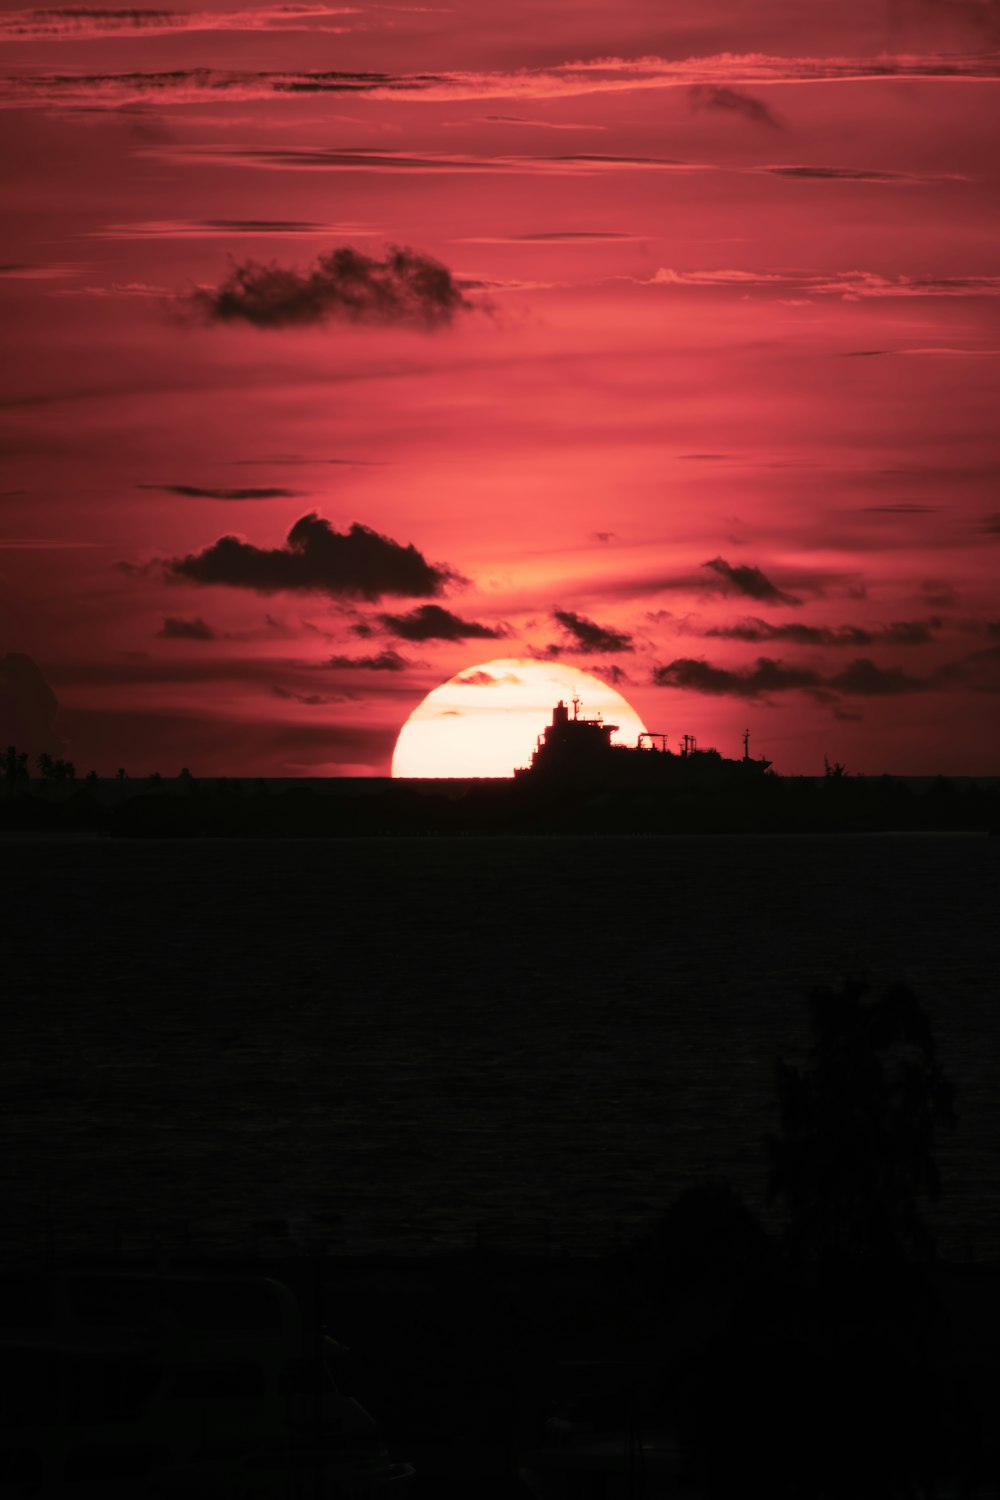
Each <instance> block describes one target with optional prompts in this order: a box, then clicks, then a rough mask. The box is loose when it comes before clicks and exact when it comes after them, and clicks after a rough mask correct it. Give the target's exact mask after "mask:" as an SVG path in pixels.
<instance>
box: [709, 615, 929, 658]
mask: <svg viewBox="0 0 1000 1500" xmlns="http://www.w3.org/2000/svg"><path fill="white" fill-rule="evenodd" d="M941 623H942V622H941V620H940V618H939V617H938V616H936V615H935V616H932V617H931V618H930V619H928V620H896V621H894V622H893V623H892V624H890V625H882V626H879V627H878V628H877V629H875V630H871V629H866V628H864V627H862V626H860V625H835V626H831V625H803V624H801V623H800V622H798V621H793V622H790V623H788V624H783V625H772V624H770V623H769V622H768V621H766V620H759V619H756V618H754V617H750V618H749V619H745V620H740V621H737V622H736V623H734V624H732V625H713V626H710V627H709V628H708V629H707V630H703V631H701V632H700V633H701V634H702V635H703V636H705V637H706V639H708V638H711V639H714V640H721V641H748V642H754V643H763V642H766V641H788V642H789V643H790V644H792V645H795V646H852V647H854V649H855V650H857V649H858V648H860V647H862V646H874V645H876V644H877V643H884V644H886V645H892V646H926V645H928V644H929V643H930V642H931V641H933V640H934V638H935V637H934V632H935V631H936V630H938V629H940V626H941Z"/></svg>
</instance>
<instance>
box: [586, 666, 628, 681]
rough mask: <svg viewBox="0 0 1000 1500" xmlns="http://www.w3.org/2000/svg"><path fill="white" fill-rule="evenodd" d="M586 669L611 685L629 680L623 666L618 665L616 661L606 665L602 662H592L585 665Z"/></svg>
mask: <svg viewBox="0 0 1000 1500" xmlns="http://www.w3.org/2000/svg"><path fill="white" fill-rule="evenodd" d="M587 671H588V672H592V673H593V674H594V676H595V677H600V678H602V679H603V680H604V681H605V682H610V683H611V685H612V687H618V686H619V685H620V684H621V683H623V682H628V680H629V675H628V673H627V672H626V670H625V668H624V667H620V666H619V665H618V663H617V662H609V663H608V664H607V665H606V666H605V665H604V664H603V663H602V662H597V663H594V662H592V663H591V664H590V665H589V666H588V667H587Z"/></svg>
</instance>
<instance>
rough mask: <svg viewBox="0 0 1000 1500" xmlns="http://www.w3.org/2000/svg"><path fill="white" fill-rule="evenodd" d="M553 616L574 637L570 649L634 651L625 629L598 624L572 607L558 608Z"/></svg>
mask: <svg viewBox="0 0 1000 1500" xmlns="http://www.w3.org/2000/svg"><path fill="white" fill-rule="evenodd" d="M552 618H553V619H554V620H555V621H556V622H557V623H558V624H559V625H561V626H562V627H563V629H564V630H565V631H566V632H567V633H568V634H569V635H570V636H571V637H572V641H573V644H572V645H571V646H569V647H564V648H563V649H568V650H570V651H633V650H634V649H635V648H634V646H633V644H632V637H631V636H630V635H628V634H626V633H625V632H624V631H620V630H612V629H610V628H609V627H608V626H606V625H598V624H597V623H596V622H595V621H594V620H588V619H586V618H585V616H583V615H578V614H576V613H575V612H574V611H573V610H571V609H556V610H553V612H552Z"/></svg>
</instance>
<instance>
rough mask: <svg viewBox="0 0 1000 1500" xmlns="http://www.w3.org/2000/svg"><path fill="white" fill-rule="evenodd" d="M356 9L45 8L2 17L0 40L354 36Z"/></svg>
mask: <svg viewBox="0 0 1000 1500" xmlns="http://www.w3.org/2000/svg"><path fill="white" fill-rule="evenodd" d="M362 14H363V12H362V10H361V8H360V7H359V6H356V5H341V6H331V5H309V4H301V3H300V4H288V5H266V4H265V5H261V6H255V7H254V8H253V9H252V10H246V9H244V10H187V11H185V10H170V9H167V8H160V7H157V8H155V9H154V8H153V7H145V6H129V7H128V8H124V7H123V8H121V9H114V8H111V7H105V6H83V5H66V6H59V5H54V6H40V7H36V8H33V9H25V10H11V11H8V12H7V13H6V14H5V15H0V38H2V39H3V40H4V41H8V42H36V41H70V42H73V41H90V40H92V39H96V38H99V37H116V36H117V37H124V36H167V35H171V34H174V33H176V32H183V31H317V32H333V33H342V32H345V31H349V30H351V27H350V25H349V24H347V23H346V19H345V18H346V17H348V16H359V15H362Z"/></svg>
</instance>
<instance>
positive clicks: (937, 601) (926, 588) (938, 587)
mask: <svg viewBox="0 0 1000 1500" xmlns="http://www.w3.org/2000/svg"><path fill="white" fill-rule="evenodd" d="M920 592H921V594H923V596H924V598H925V599H926V600H927V603H928V604H931V605H934V606H935V607H936V608H938V609H950V608H951V606H952V605H953V604H954V603H956V601H957V599H958V595H957V593H956V592H955V590H954V588H952V586H951V584H950V583H949V582H948V581H947V579H945V578H925V579H924V580H923V582H922V583H921V584H920Z"/></svg>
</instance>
